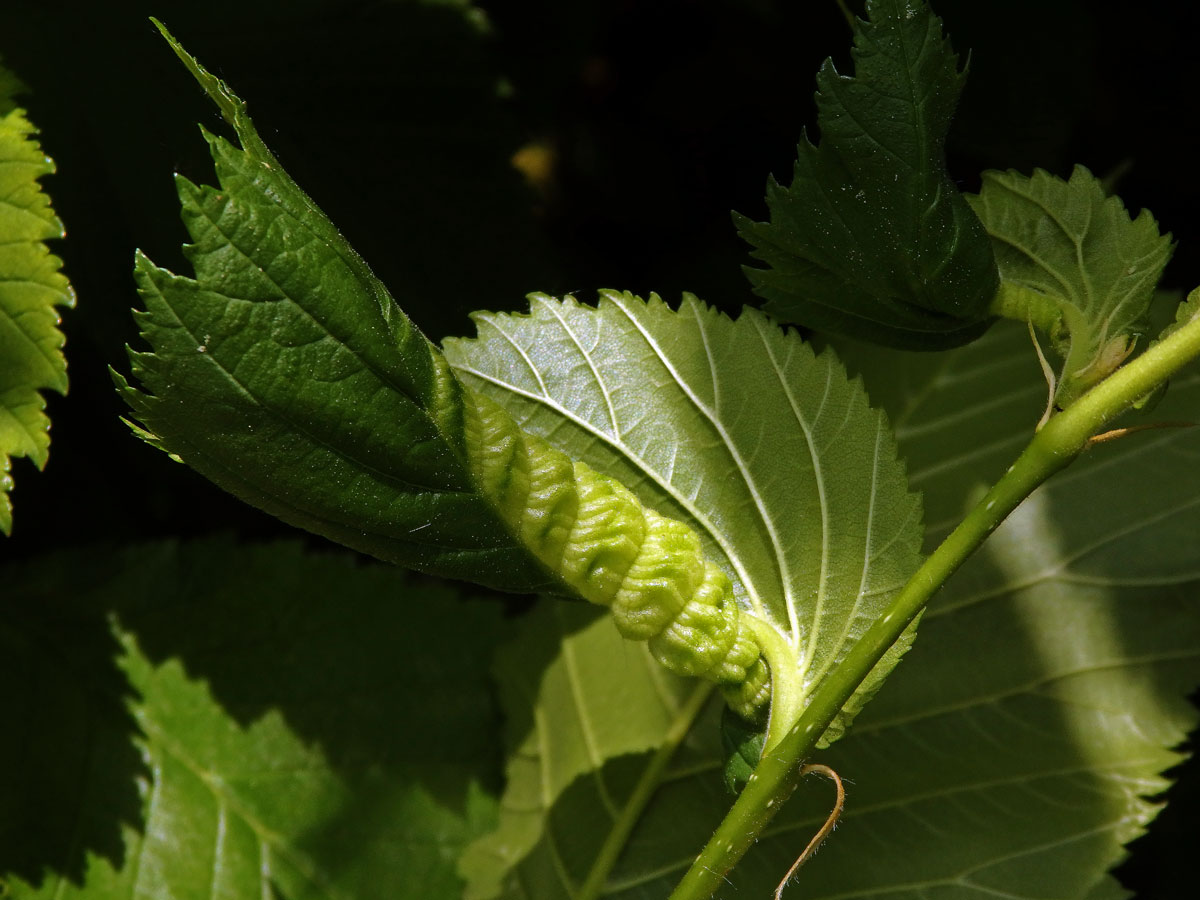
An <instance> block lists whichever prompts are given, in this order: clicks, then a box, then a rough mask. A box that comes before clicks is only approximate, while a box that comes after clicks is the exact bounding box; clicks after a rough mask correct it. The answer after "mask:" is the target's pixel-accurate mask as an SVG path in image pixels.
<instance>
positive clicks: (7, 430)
mask: <svg viewBox="0 0 1200 900" xmlns="http://www.w3.org/2000/svg"><path fill="white" fill-rule="evenodd" d="M21 89H22V87H21V85H20V83H19V82H18V81H17V80H16V79H15V78H14V77H13V76H12V75H11V73H9V72H7V70H5V69H4V67H3V65H0V197H3V198H4V200H3V203H0V531H2V532H4V533H5V534H8V533H9V532H10V531H11V530H12V502H11V501H10V499H9V496H8V492H9V491H10V490H11V489H12V478H11V476H10V475H9V471H10V469H11V466H12V457H14V456H25V457H28V458H29V459H30V460H32V461H33V463H34V464H35V465H36V466H37V467H38V468H39V469H40V468H42V467H43V466H45V465H46V461H47V459H48V458H49V455H50V419H49V418H48V417H47V416H46V414H45V412H44V410H45V408H46V401H45V399H44V398H43V397H42V395H41V393H40V391H41V390H42V389H45V388H49V389H51V390H55V391H58V392H59V393H60V394H62V393H66V390H67V361H66V359H65V358H64V357H63V353H62V347H63V335H62V332H61V331H59V330H58V323H59V317H58V311H57V310H56V309H55V307H59V306H63V307H70V306H73V305H74V304H75V294H74V292H73V291H72V290H71V285H70V284H69V283H68V281H67V279H66V277H65V276H64V275H63V274H62V273H61V272H60V271H59V268H60V266H61V265H62V263H61V260H59V259H58V257H56V256H52V255H51V254H50V253H49V251H48V250H47V248H46V245H45V243H44V242H45V241H48V240H54V239H57V238H61V237H64V236H65V234H66V232H65V230H64V229H63V224H62V222H61V221H59V219H58V216H56V215H55V214H54V210H53V209H51V208H50V200H49V198H48V197H47V196H46V195H45V194H44V193H43V192H42V190H41V188H40V187H39V186H38V179H39V178H41V177H42V176H44V175H49V174H52V173H53V172H54V163H53V161H52V160H50V158H49V157H47V156H46V155H45V154H44V153H42V150H41V147H40V146H39V145H38V142H37V140H35V139H34V137H33V136H34V135H35V134H36V133H37V130H36V129H35V128H34V127H33V126H32V125H31V124H30V123H29V120H28V119H27V118H26V117H25V111H24V110H23V109H21V108H19V107H18V106H16V104H15V102H14V96H15V94H16V93H18V92H19V91H20V90H21Z"/></svg>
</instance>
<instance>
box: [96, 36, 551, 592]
mask: <svg viewBox="0 0 1200 900" xmlns="http://www.w3.org/2000/svg"><path fill="white" fill-rule="evenodd" d="M168 39H169V38H168ZM169 40H170V39H169ZM172 47H173V48H174V49H175V50H176V52H177V53H178V54H179V55H180V58H181V59H183V61H184V62H185V63H186V64H187V65H188V67H189V68H190V69H191V70H192V72H193V74H194V75H195V76H196V78H197V79H198V80H199V81H200V83H201V84H202V85H203V86H204V88H205V90H206V91H208V93H209V94H210V96H212V97H213V99H214V100H215V102H216V103H217V104H218V106H219V107H220V108H221V110H222V113H223V114H224V115H225V117H226V118H227V119H228V120H229V121H230V122H232V124H233V126H234V129H235V130H236V132H237V135H238V138H239V140H240V142H241V147H240V148H239V147H235V146H234V145H233V144H231V143H230V142H228V141H226V140H224V139H223V138H219V137H215V136H213V135H210V134H207V133H206V134H205V138H206V140H207V141H208V143H209V147H210V149H211V151H212V156H213V160H214V162H215V165H216V172H217V178H218V181H219V185H220V186H219V187H207V186H197V185H195V184H193V183H192V182H191V181H189V180H188V179H186V178H184V177H182V176H177V184H178V189H179V196H180V200H181V202H182V204H183V218H184V223H185V225H186V226H187V229H188V232H189V234H190V235H191V237H192V241H193V242H192V243H191V244H190V245H188V246H187V247H186V248H185V250H186V254H187V256H188V259H189V260H190V261H191V263H192V265H193V267H194V268H195V272H196V277H195V278H194V279H193V278H186V277H183V276H179V275H175V274H173V273H171V272H169V271H167V270H165V269H161V268H159V267H157V266H155V265H154V264H153V263H151V262H150V260H148V259H146V258H145V257H144V256H141V255H139V257H138V260H137V265H136V276H137V280H138V286H139V291H140V293H141V296H142V298H143V300H144V302H145V304H146V311H145V312H142V313H138V314H137V317H138V321H139V324H140V326H141V328H142V334H143V336H144V337H145V339H146V340H147V341H148V342H149V344H150V345H151V348H152V352H149V353H146V352H131V360H132V364H133V374H134V375H135V376H136V378H137V379H138V380H139V381H140V382H141V384H142V388H143V390H140V391H139V390H137V389H135V388H133V387H131V386H129V384H128V383H127V382H126V381H125V379H124V378H122V377H121V376H116V381H117V384H118V387H119V389H120V390H121V393H122V394H123V396H124V397H125V399H126V400H127V401H128V403H129V404H130V406H131V407H132V408H133V410H134V413H135V415H136V416H137V418H138V420H139V422H140V425H141V430H142V432H143V436H146V437H148V438H149V439H150V440H151V442H152V443H154V444H155V445H156V446H159V447H160V448H162V449H164V450H166V451H167V452H169V453H172V454H174V455H175V456H177V457H179V458H180V459H182V460H183V461H185V462H186V463H188V465H190V466H192V467H193V468H195V469H196V470H197V471H199V472H201V473H202V474H203V475H205V476H206V477H208V478H209V479H211V480H212V481H214V482H216V483H217V484H218V485H220V486H221V487H223V488H225V489H226V490H228V491H229V492H231V493H233V494H235V495H236V496H238V497H240V498H241V499H243V500H245V501H246V502H248V503H251V504H253V505H254V506H257V507H259V508H261V509H264V510H266V511H268V512H270V513H272V514H273V515H276V516H278V517H280V518H281V519H283V520H284V521H287V522H289V523H291V524H294V525H298V526H300V527H302V528H306V529H308V530H310V531H314V532H316V533H318V534H322V535H325V536H326V537H329V538H331V539H333V540H335V541H338V542H340V543H342V544H345V545H346V546H349V547H353V548H355V549H357V550H361V551H363V552H366V553H370V554H372V555H374V556H377V557H379V558H380V559H384V560H387V561H390V562H395V563H399V564H402V565H405V566H409V567H411V568H416V569H421V570H423V571H430V572H437V573H440V574H445V575H450V576H454V577H460V578H468V579H470V580H473V581H477V582H481V583H484V584H488V585H492V586H497V587H503V588H507V589H515V590H539V589H548V588H551V587H558V582H557V581H556V580H555V579H554V578H553V577H551V576H550V575H549V573H547V572H546V571H545V570H544V569H543V568H542V566H540V565H539V564H538V562H537V561H536V560H535V559H533V557H531V556H530V555H529V554H528V553H526V552H525V551H524V550H523V549H522V548H521V547H520V545H518V544H517V543H516V542H515V540H514V538H513V537H512V535H511V534H510V532H509V531H508V529H507V528H506V526H505V525H504V523H503V522H502V521H501V520H500V518H499V517H498V515H497V513H496V512H495V510H494V509H493V508H492V506H491V504H490V503H489V501H488V500H487V499H485V498H484V497H483V496H482V495H481V494H480V492H479V490H478V488H477V487H476V485H475V482H474V480H473V478H472V475H471V471H470V468H469V466H468V464H467V460H466V451H465V448H464V445H463V440H464V439H463V430H462V416H463V410H462V398H461V396H460V389H459V387H458V385H457V383H456V382H455V381H454V379H453V377H452V376H451V375H450V374H449V372H448V371H447V370H446V368H445V365H444V363H443V362H442V360H441V357H440V355H439V354H438V353H437V351H436V349H435V348H433V347H432V345H430V344H429V342H428V341H427V340H426V338H425V337H424V335H422V334H421V333H420V332H419V331H418V330H417V328H416V327H415V326H414V325H413V323H412V322H411V321H410V320H409V319H408V318H407V317H406V316H405V315H404V314H403V313H402V312H401V311H400V309H399V307H397V306H396V304H395V302H394V301H393V300H392V298H391V296H390V295H389V294H388V292H387V290H386V289H385V288H384V286H383V285H382V284H381V283H380V282H379V281H378V279H376V278H375V276H374V275H372V274H371V271H370V270H369V268H368V267H367V265H366V264H365V263H364V262H363V261H362V259H361V258H360V257H359V256H358V255H357V254H356V253H355V252H354V251H353V250H352V249H351V248H350V247H349V246H348V245H347V244H346V242H345V240H344V239H343V238H342V236H341V235H340V234H339V233H338V231H337V229H336V228H335V227H334V226H333V224H332V223H330V222H329V220H328V219H327V218H325V216H324V215H323V214H322V213H321V212H320V211H319V210H318V209H317V208H316V206H315V205H314V204H313V202H312V201H311V200H310V199H309V198H308V197H307V196H306V195H305V194H304V193H303V191H301V190H300V188H299V187H297V186H296V184H295V182H294V181H292V180H291V178H289V177H288V175H287V173H286V172H284V170H283V169H282V168H281V167H280V165H279V163H278V162H277V161H276V160H275V159H274V157H272V156H271V154H270V152H269V151H268V150H267V148H266V146H265V145H264V144H263V142H262V140H261V139H260V138H259V137H258V134H257V132H256V131H255V130H254V126H253V124H252V123H251V121H250V119H249V118H248V117H247V115H246V111H245V104H244V103H243V102H242V101H241V100H239V99H238V98H237V97H236V96H234V95H233V94H232V93H231V92H230V91H229V89H228V88H227V87H226V86H225V85H224V84H223V83H222V82H220V81H218V80H217V79H215V78H213V77H212V76H211V75H209V74H208V73H207V72H205V71H204V70H203V69H202V68H201V67H200V66H199V65H198V64H197V63H196V62H195V60H193V59H192V58H191V57H190V56H188V55H187V54H186V53H185V52H184V51H183V50H182V48H180V47H179V45H178V44H177V43H175V42H174V41H172Z"/></svg>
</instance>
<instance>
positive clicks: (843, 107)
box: [735, 0, 998, 349]
mask: <svg viewBox="0 0 1200 900" xmlns="http://www.w3.org/2000/svg"><path fill="white" fill-rule="evenodd" d="M867 11H868V17H869V21H868V22H859V23H858V26H857V28H856V30H855V46H854V50H853V51H852V54H853V57H854V62H855V75H854V77H845V76H842V75H839V74H838V73H837V71H836V70H835V69H834V67H833V63H832V61H830V60H827V61H826V62H825V64H824V66H823V67H822V68H821V70H820V72H819V73H818V75H817V88H818V90H817V95H816V100H817V109H818V119H817V121H818V124H819V126H820V132H821V135H820V143H819V144H817V145H815V146H814V145H813V143H812V142H811V141H810V140H809V139H808V137H807V136H802V137H801V140H800V144H799V146H798V148H797V159H796V164H795V168H794V171H793V174H792V183H791V185H790V186H789V187H787V188H784V187H782V186H781V185H779V184H778V183H777V182H776V181H775V180H774V179H773V178H772V179H771V181H770V182H769V183H768V185H767V206H768V207H769V209H770V214H771V218H770V221H769V222H757V223H756V222H753V221H751V220H750V219H747V218H746V217H744V216H740V215H739V216H735V221H736V224H737V226H738V231H739V233H740V234H741V236H742V237H743V238H744V239H745V240H746V241H747V242H748V243H750V244H751V245H752V247H753V248H754V249H753V251H752V255H753V256H754V257H755V258H756V259H759V260H761V261H763V262H765V263H767V266H768V268H766V269H758V268H750V267H747V269H746V273H747V275H748V277H749V278H750V281H751V284H752V285H753V287H754V291H755V293H757V294H758V295H759V296H761V297H763V298H765V299H766V300H767V301H768V303H767V307H766V308H767V310H768V311H769V312H771V313H772V314H773V315H775V316H776V317H778V318H780V319H782V320H783V321H788V322H798V323H800V324H803V325H806V326H809V327H812V328H816V329H820V330H825V331H832V332H836V333H840V334H845V335H848V336H851V337H858V338H862V339H864V340H870V341H874V342H876V343H882V344H888V345H894V346H901V347H908V348H911V349H931V348H938V347H948V346H954V345H956V344H962V343H965V342H967V341H970V340H973V339H974V338H976V337H978V336H979V335H980V334H981V333H982V332H983V331H984V329H986V328H987V325H988V322H989V321H990V313H989V311H988V305H989V303H990V302H991V300H992V297H993V295H994V294H995V291H996V288H997V285H998V281H997V275H996V266H995V262H994V261H993V259H992V251H991V248H990V246H989V243H988V239H987V235H986V233H985V232H984V230H983V226H982V225H981V224H980V222H979V220H978V219H977V218H976V216H975V214H974V213H973V212H972V211H971V209H970V207H969V206H968V205H967V203H966V201H965V200H964V198H963V197H962V196H961V195H960V194H959V193H958V190H957V189H956V188H955V186H954V184H953V182H952V181H951V179H950V177H949V175H948V173H947V171H946V166H945V154H944V143H945V138H946V133H947V131H948V130H949V127H950V119H951V117H952V115H953V113H954V107H955V105H956V103H957V101H958V96H959V94H960V93H961V91H962V86H963V83H964V80H965V75H964V74H963V73H962V72H960V71H959V69H958V57H957V56H956V55H955V54H954V52H953V50H952V49H951V48H950V45H949V42H948V41H947V40H946V39H945V38H943V36H942V28H941V20H940V19H938V18H937V17H936V16H934V15H933V13H932V12H931V11H930V10H929V8H928V6H927V5H926V4H924V3H917V2H912V0H874V2H869V3H868V4H867Z"/></svg>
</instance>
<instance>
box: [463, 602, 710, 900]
mask: <svg viewBox="0 0 1200 900" xmlns="http://www.w3.org/2000/svg"><path fill="white" fill-rule="evenodd" d="M614 660H620V665H616V666H614V664H613V663H614ZM496 675H497V677H498V679H499V682H500V689H501V700H502V703H503V704H504V708H505V711H506V713H507V714H508V725H507V741H506V743H507V744H508V746H509V748H510V756H509V763H508V772H507V775H508V786H507V788H506V790H505V794H504V799H503V802H502V804H501V808H500V822H499V826H498V828H497V830H496V831H495V832H494V833H492V834H490V835H488V836H486V837H484V838H481V839H480V840H479V841H477V842H475V843H474V844H472V845H471V846H470V847H469V848H468V849H467V851H466V853H465V854H464V855H463V860H462V865H461V871H462V872H463V874H464V876H465V877H467V879H468V886H467V891H466V893H465V895H464V896H465V898H466V900H485V898H492V897H497V896H511V897H521V896H525V897H529V896H532V897H541V896H552V895H553V896H558V895H562V896H567V897H580V896H582V897H587V896H590V895H589V893H588V892H589V891H594V890H596V889H597V888H598V887H599V886H600V885H602V884H603V883H604V880H605V876H606V874H607V871H606V865H607V863H608V861H607V860H606V858H605V857H604V855H603V853H602V848H604V847H605V845H606V843H611V842H615V846H616V847H617V848H621V847H622V846H623V843H622V842H621V841H620V837H621V834H622V833H623V831H624V830H628V829H629V828H631V827H633V826H634V825H635V823H636V822H637V820H638V818H639V814H640V812H641V807H640V806H639V798H640V799H641V800H643V801H644V799H645V796H646V794H647V792H652V791H654V790H655V789H657V788H658V787H660V786H661V785H662V783H663V782H664V781H665V780H669V779H671V778H674V777H678V775H679V774H680V772H681V771H682V770H681V769H680V768H679V766H680V764H681V761H682V764H683V765H685V766H686V765H687V764H688V763H687V762H686V760H687V759H688V758H689V757H694V755H695V753H696V749H697V747H698V746H699V747H706V746H707V745H706V744H705V743H704V738H703V737H697V735H704V734H708V735H711V734H715V730H716V729H715V724H716V723H715V719H714V716H713V713H714V712H715V708H714V706H713V704H711V703H706V701H707V700H708V699H709V698H710V696H711V693H712V691H711V688H710V687H709V686H707V685H697V684H696V683H695V682H692V681H687V680H684V679H681V678H679V677H676V676H674V675H671V674H670V673H668V672H665V671H663V670H662V668H661V667H659V666H658V664H657V663H656V662H655V661H654V659H653V657H651V656H650V654H649V653H648V652H646V649H645V648H644V647H643V646H642V645H637V644H630V643H628V642H626V641H624V640H623V639H622V638H621V636H620V635H619V634H618V633H617V631H616V629H615V628H613V626H612V623H611V622H610V621H608V620H607V618H604V617H600V616H598V615H597V612H596V611H595V610H594V609H589V608H588V607H584V606H579V605H574V604H564V603H546V602H543V603H542V604H541V605H540V606H539V607H538V608H537V609H536V610H535V612H534V613H533V615H532V616H529V617H526V618H525V619H524V620H523V621H522V624H521V629H520V637H519V638H518V639H517V640H516V641H514V642H513V643H512V644H511V645H509V646H508V647H505V648H504V650H503V651H502V652H501V654H500V656H499V659H498V662H497V666H496ZM702 714H704V715H703V718H701V716H702ZM697 721H703V727H702V728H699V729H695V730H694V731H693V728H692V726H693V725H695V724H696V723H697ZM689 733H691V736H689ZM685 737H687V740H688V742H689V743H688V744H687V745H686V746H684V747H682V748H681V747H680V746H679V745H680V743H681V741H683V740H684V739H685ZM697 741H699V742H700V743H699V744H697ZM677 754H678V758H676V757H677ZM704 768H705V771H706V774H707V775H708V776H709V777H710V778H713V777H715V775H716V774H717V773H716V772H715V771H714V770H713V769H712V767H711V766H710V765H709V764H708V763H707V762H706V763H705V764H704ZM550 816H553V818H552V819H549V818H548V817H550ZM546 879H549V880H550V882H552V884H546V883H545V880H546ZM531 885H543V887H532V886H531ZM544 889H549V890H550V893H543V890H544Z"/></svg>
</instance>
